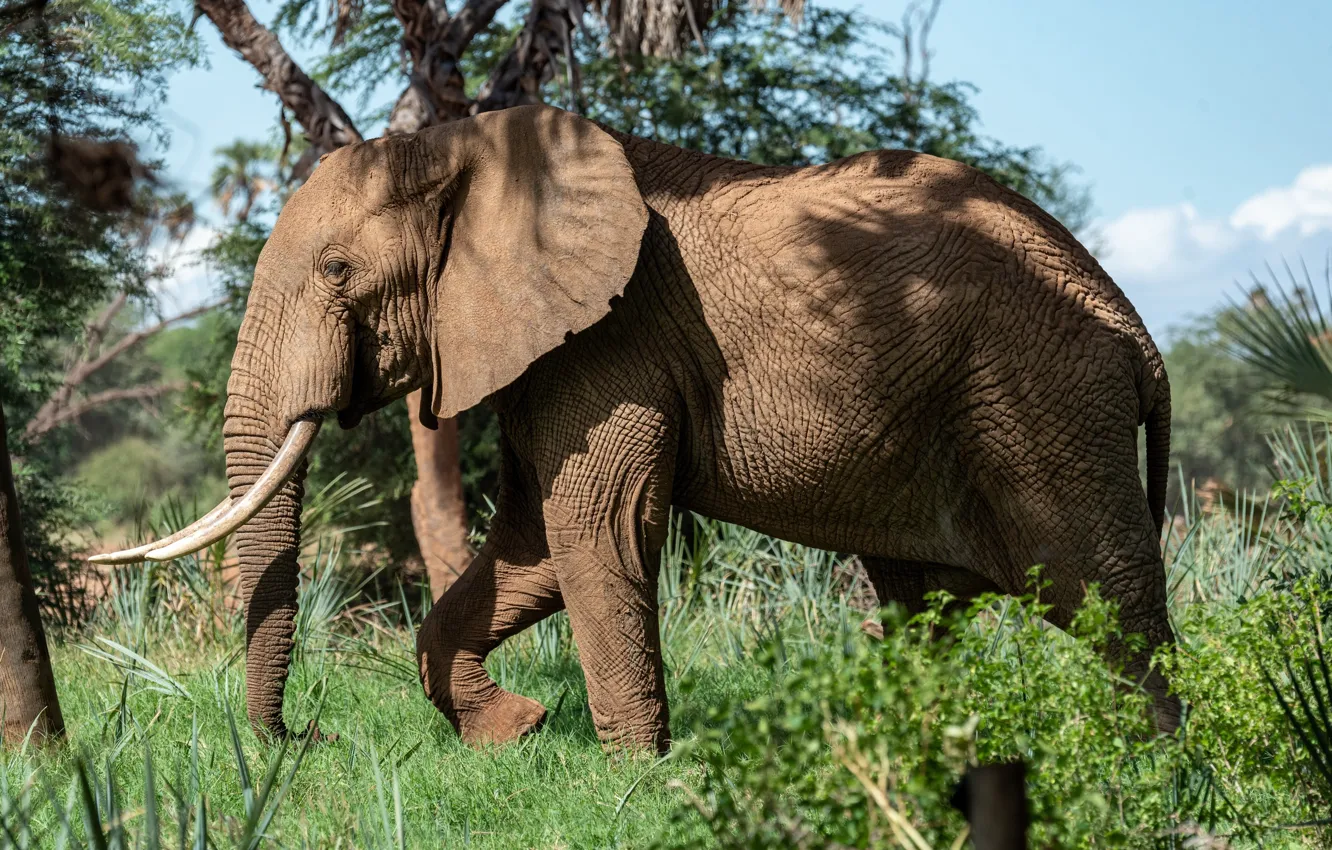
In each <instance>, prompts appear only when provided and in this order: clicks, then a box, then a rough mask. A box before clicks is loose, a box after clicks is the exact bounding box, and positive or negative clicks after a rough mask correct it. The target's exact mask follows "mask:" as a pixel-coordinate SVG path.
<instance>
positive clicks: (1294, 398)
mask: <svg viewBox="0 0 1332 850" xmlns="http://www.w3.org/2000/svg"><path fill="white" fill-rule="evenodd" d="M1282 267H1283V269H1284V270H1285V280H1284V281H1283V280H1282V278H1281V277H1279V276H1278V275H1277V273H1276V271H1275V270H1273V269H1272V268H1271V267H1270V266H1269V267H1268V268H1267V274H1268V278H1269V279H1268V281H1266V282H1264V281H1262V280H1260V279H1259V278H1258V277H1257V276H1256V275H1255V276H1253V278H1252V283H1253V286H1252V288H1251V289H1250V291H1249V294H1248V303H1247V304H1244V305H1240V304H1238V303H1235V302H1234V301H1233V300H1232V302H1231V309H1230V310H1229V311H1228V312H1227V313H1226V314H1225V315H1224V316H1223V318H1222V320H1221V322H1220V323H1219V330H1220V332H1221V336H1222V339H1223V340H1224V341H1225V343H1226V346H1227V348H1228V349H1229V351H1230V352H1231V353H1232V354H1233V355H1234V356H1235V357H1238V358H1239V359H1240V360H1242V361H1244V362H1245V363H1248V364H1250V365H1251V366H1253V367H1254V368H1255V369H1257V370H1258V371H1259V372H1260V373H1262V374H1263V375H1264V376H1265V377H1266V378H1267V379H1268V381H1269V384H1270V391H1269V394H1270V397H1271V400H1272V401H1273V402H1274V403H1275V404H1276V406H1277V408H1278V409H1279V410H1280V411H1281V412H1284V413H1286V414H1292V415H1300V414H1305V415H1308V414H1313V415H1317V414H1320V413H1326V411H1327V410H1328V409H1329V408H1332V326H1330V325H1329V313H1328V312H1326V311H1325V309H1324V305H1323V299H1322V298H1321V297H1320V296H1319V294H1318V293H1317V292H1315V290H1314V283H1313V276H1312V275H1311V274H1310V273H1309V269H1308V267H1307V266H1306V265H1305V264H1304V263H1303V261H1301V262H1300V271H1299V273H1298V274H1297V273H1296V271H1295V270H1294V269H1292V268H1291V266H1290V265H1289V264H1287V263H1283V264H1282ZM1323 277H1324V284H1323V289H1324V292H1325V294H1326V297H1327V299H1328V302H1329V304H1332V256H1330V257H1329V259H1328V262H1327V263H1326V265H1325V267H1324V274H1323Z"/></svg>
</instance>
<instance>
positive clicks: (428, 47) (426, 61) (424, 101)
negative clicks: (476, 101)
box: [388, 0, 508, 133]
mask: <svg viewBox="0 0 1332 850" xmlns="http://www.w3.org/2000/svg"><path fill="white" fill-rule="evenodd" d="M506 2H508V0H468V2H467V3H466V5H464V6H463V7H462V9H460V10H459V11H458V14H457V15H455V16H454V17H453V18H450V17H449V14H448V11H447V10H446V9H445V8H444V4H443V3H442V2H440V1H439V0H393V13H394V15H396V16H397V18H398V21H399V22H400V23H401V24H402V30H403V35H402V43H403V48H404V50H405V51H406V52H407V56H408V58H410V59H411V63H412V66H411V67H412V70H411V74H410V77H409V82H408V84H407V88H406V90H404V91H403V93H402V95H401V96H399V98H398V102H397V103H396V104H394V106H393V112H392V114H391V115H390V116H389V126H388V131H389V132H390V133H414V132H416V131H417V130H420V129H422V128H424V127H429V126H431V125H432V124H439V123H442V122H445V121H453V120H456V119H458V118H464V117H466V116H467V115H468V114H469V112H470V111H471V106H472V102H471V99H470V98H468V97H467V93H466V92H465V91H464V90H463V85H464V81H463V76H462V71H461V70H460V69H459V67H458V64H459V62H460V60H461V59H462V55H463V53H465V52H466V51H467V48H468V47H469V46H470V45H471V43H472V40H473V39H474V38H476V35H477V34H478V33H480V32H481V31H482V30H484V29H485V28H486V27H488V26H490V22H491V21H493V20H494V19H495V14H496V13H497V12H498V11H499V10H500V8H501V7H503V6H504V4H505V3H506Z"/></svg>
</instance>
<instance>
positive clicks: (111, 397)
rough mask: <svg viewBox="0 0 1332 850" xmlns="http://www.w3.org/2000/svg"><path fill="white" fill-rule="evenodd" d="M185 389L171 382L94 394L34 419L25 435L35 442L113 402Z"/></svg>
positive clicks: (152, 397) (146, 397)
mask: <svg viewBox="0 0 1332 850" xmlns="http://www.w3.org/2000/svg"><path fill="white" fill-rule="evenodd" d="M185 387H186V384H185V382H184V381H170V382H168V383H165V384H146V385H144V386H139V387H122V388H119V389H114V390H104V391H102V392H100V393H93V394H92V395H90V396H88V397H87V398H83V399H80V400H79V401H77V402H75V403H74V404H71V405H69V406H68V407H65V408H63V409H61V410H59V411H56V412H54V413H53V414H52V415H51V416H50V417H49V418H47V419H46V420H42V421H40V422H39V419H33V420H32V421H31V422H29V423H28V426H27V428H25V429H24V431H23V434H24V436H25V437H27V439H29V440H33V439H35V438H37V437H40V436H42V435H43V434H45V433H46V432H48V431H50V430H52V429H53V428H56V427H57V426H59V425H63V424H64V423H66V422H70V421H72V420H74V419H78V418H79V417H80V416H82V415H83V414H85V413H87V412H88V411H90V410H95V409H96V408H98V407H101V406H103V405H106V404H110V403H111V402H113V401H126V400H130V399H139V400H147V399H154V398H160V397H161V396H164V395H168V394H170V393H174V392H179V391H181V390H183V389H185Z"/></svg>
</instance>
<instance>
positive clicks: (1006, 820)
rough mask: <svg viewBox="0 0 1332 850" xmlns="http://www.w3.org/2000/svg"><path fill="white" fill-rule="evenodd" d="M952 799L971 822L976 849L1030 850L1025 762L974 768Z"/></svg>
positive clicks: (964, 777)
mask: <svg viewBox="0 0 1332 850" xmlns="http://www.w3.org/2000/svg"><path fill="white" fill-rule="evenodd" d="M952 802H953V806H954V807H955V808H957V809H959V810H961V812H962V814H964V815H966V817H967V823H969V824H971V843H972V845H973V846H975V848H976V850H1026V847H1027V826H1028V825H1029V823H1030V814H1029V812H1028V811H1027V766H1026V765H1025V764H1023V763H1022V762H1021V761H1014V762H1009V763H1007V764H990V765H984V766H981V767H975V768H972V769H971V770H969V771H967V774H966V775H965V776H963V777H962V781H960V782H958V783H957V790H955V791H954V792H953V800H952Z"/></svg>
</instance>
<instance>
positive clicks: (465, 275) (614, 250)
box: [422, 106, 647, 417]
mask: <svg viewBox="0 0 1332 850" xmlns="http://www.w3.org/2000/svg"><path fill="white" fill-rule="evenodd" d="M431 133H432V135H431V136H430V137H429V138H428V141H427V139H426V138H423V141H427V146H426V147H425V149H424V150H422V153H424V155H425V156H426V157H428V158H430V159H431V160H432V162H431V163H430V164H429V165H427V166H426V170H432V169H433V168H435V167H443V166H444V163H446V162H447V163H448V165H447V169H448V170H449V171H451V172H453V173H454V174H456V179H454V180H453V181H452V183H448V181H447V176H446V180H445V183H446V186H445V193H446V196H445V199H444V200H443V201H441V203H442V204H443V205H444V206H443V209H442V210H441V218H442V220H447V224H446V226H445V228H444V229H445V231H446V232H447V236H446V237H445V238H446V245H445V246H443V248H442V250H443V251H445V253H446V256H445V259H444V266H443V272H442V274H441V275H440V276H439V279H438V283H437V285H436V288H435V293H434V299H433V301H434V303H433V305H432V309H433V312H434V339H433V347H434V361H435V362H434V373H435V374H434V388H433V397H432V399H431V409H432V410H433V411H434V413H435V415H436V416H439V417H448V416H453V415H455V414H457V413H458V412H460V411H462V410H466V409H467V408H469V407H471V406H473V405H475V404H476V403H478V402H479V401H481V399H483V398H484V397H485V396H487V395H489V394H491V393H493V392H495V391H496V390H498V389H500V388H502V387H504V386H506V385H508V384H509V383H511V382H512V381H513V380H515V379H516V378H517V377H518V376H519V375H521V374H522V373H523V371H524V370H525V369H527V367H528V365H530V364H531V363H532V361H534V360H536V359H537V358H538V357H540V356H541V355H542V354H545V353H546V352H547V351H550V350H551V349H552V348H555V347H556V346H557V345H559V344H560V343H561V342H563V341H564V340H565V338H566V337H567V336H568V335H569V334H570V333H577V332H578V331H581V330H583V329H584V328H587V327H590V326H591V325H592V324H594V323H595V322H597V320H599V319H601V318H602V317H603V316H605V315H606V314H607V313H608V312H610V300H611V298H613V297H614V296H616V295H619V294H621V293H622V292H623V291H624V287H625V284H626V283H628V282H629V277H630V275H632V274H633V272H634V266H635V265H636V264H637V262H638V251H639V245H640V242H641V241H642V238H643V231H644V229H645V228H646V227H647V208H646V207H645V206H644V204H643V199H642V196H641V195H640V194H639V191H638V186H637V184H636V183H635V181H634V174H633V171H632V169H631V168H630V166H629V162H628V160H627V159H626V158H625V155H624V149H623V148H622V147H621V145H620V143H619V142H617V141H616V140H615V139H613V138H611V136H610V135H609V134H607V133H606V132H604V131H603V130H601V129H600V128H598V127H597V126H596V125H594V124H593V123H591V122H590V121H587V120H585V119H583V118H579V117H577V116H575V115H572V114H570V113H568V112H564V111H563V110H560V109H555V108H552V107H547V106H524V107H518V108H514V109H506V110H502V111H499V112H493V113H487V114H483V115H479V116H477V117H475V118H472V119H468V120H464V121H458V122H455V123H453V124H451V125H445V126H443V127H440V128H438V130H437V131H431ZM435 146H440V147H435Z"/></svg>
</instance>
